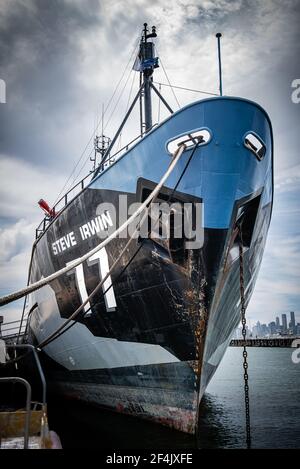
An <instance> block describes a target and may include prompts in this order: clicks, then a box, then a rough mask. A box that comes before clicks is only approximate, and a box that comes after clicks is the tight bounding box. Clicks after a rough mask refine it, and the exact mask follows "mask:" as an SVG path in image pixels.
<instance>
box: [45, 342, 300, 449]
mask: <svg viewBox="0 0 300 469" xmlns="http://www.w3.org/2000/svg"><path fill="white" fill-rule="evenodd" d="M249 376H250V412H251V425H252V442H253V447H256V448H257V447H259V448H300V423H299V422H300V365H299V364H298V365H295V364H293V362H292V360H291V350H290V349H279V348H278V349H272V348H254V349H249ZM49 423H50V427H51V428H52V429H53V430H55V431H57V433H58V434H59V435H60V437H61V440H62V444H63V447H64V448H74V447H76V448H110V449H113V448H118V449H126V448H139V449H149V448H152V449H155V448H157V449H160V448H178V449H188V448H190V449H192V448H196V447H198V448H199V447H200V448H244V447H245V410H244V395H243V369H242V349H241V348H229V349H228V351H227V352H226V355H225V357H224V359H223V362H222V364H221V366H220V368H219V369H218V371H217V372H216V374H215V376H214V378H213V380H212V382H211V383H210V385H209V386H208V389H207V393H206V394H205V396H204V398H203V400H202V402H201V406H200V412H199V432H198V436H197V440H196V438H194V437H193V436H191V435H187V434H184V433H181V432H178V431H174V430H171V429H169V428H167V427H162V426H160V425H158V424H155V423H151V422H147V421H142V420H139V419H137V418H134V417H130V416H126V415H121V414H116V413H113V412H109V411H104V410H100V409H97V408H94V407H90V406H88V405H84V404H80V403H72V402H64V401H63V400H57V399H56V400H54V399H53V398H52V399H50V401H49Z"/></svg>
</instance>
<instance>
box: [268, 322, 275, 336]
mask: <svg viewBox="0 0 300 469" xmlns="http://www.w3.org/2000/svg"><path fill="white" fill-rule="evenodd" d="M268 328H269V332H270V334H271V335H275V334H276V332H277V327H276V323H275V322H274V321H272V322H270V323H269V324H268Z"/></svg>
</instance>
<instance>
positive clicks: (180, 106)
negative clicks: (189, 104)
mask: <svg viewBox="0 0 300 469" xmlns="http://www.w3.org/2000/svg"><path fill="white" fill-rule="evenodd" d="M156 50H157V54H158V56H159V61H160V64H161V66H162V69H163V71H164V74H165V76H166V79H167V82H168V83H169V86H170V88H171V90H172V93H173V96H174V98H175V101H176V103H177V105H178V109H180V107H181V106H180V104H179V101H178V99H177V96H176V94H175V91H174V89H173V86H172V85H171V82H170V80H169V77H168V74H167V72H166V69H165V67H164V64H163V62H162V60H161V57H160V54H159V52H158V49H157V48H156Z"/></svg>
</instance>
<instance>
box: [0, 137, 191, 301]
mask: <svg viewBox="0 0 300 469" xmlns="http://www.w3.org/2000/svg"><path fill="white" fill-rule="evenodd" d="M185 149H186V145H185V144H181V145H180V146H179V147H178V148H177V150H176V151H175V152H174V153H173V158H172V160H171V163H170V165H169V167H168V169H167V171H166V172H165V174H164V175H163V177H162V178H161V180H160V181H159V183H158V184H157V185H156V187H155V188H154V189H153V191H152V192H151V193H150V195H149V196H148V197H147V199H146V200H145V201H144V202H143V203H142V204H141V205H140V207H139V208H138V209H137V210H136V211H135V212H134V214H133V215H131V216H130V217H129V218H128V219H127V220H126V221H125V222H124V223H123V224H122V225H121V226H119V228H117V229H116V230H115V231H114V232H113V233H111V234H110V235H109V236H108V237H107V238H106V239H105V240H103V241H102V242H101V243H100V244H98V245H97V246H96V247H95V248H93V249H91V250H90V251H89V252H87V253H86V254H84V255H83V256H82V257H79V258H78V259H77V260H76V261H74V262H72V264H69V265H67V266H66V267H63V268H62V269H60V270H58V271H57V272H54V273H53V274H51V275H48V277H45V278H43V279H41V280H38V281H37V282H35V283H33V284H31V285H28V286H27V287H25V288H23V289H21V290H18V291H16V292H13V293H10V294H8V295H5V296H2V297H1V298H0V306H4V305H6V304H8V303H11V302H13V301H16V300H18V299H20V298H22V297H24V296H26V295H28V294H29V293H32V292H34V291H36V290H38V289H39V288H42V287H44V286H45V285H47V284H48V283H50V282H52V281H53V280H56V279H57V278H58V277H60V276H61V275H64V274H66V273H67V272H69V271H70V270H72V269H74V268H75V267H77V266H78V265H80V264H82V262H84V261H86V260H87V259H88V258H89V257H91V256H92V255H93V254H95V253H96V252H98V251H100V249H102V248H103V247H104V246H106V245H107V244H108V243H109V242H110V241H111V240H112V239H115V238H116V237H117V236H118V235H119V234H120V233H121V232H122V231H123V230H125V229H126V228H127V227H128V225H130V223H132V222H133V220H135V218H137V217H138V216H139V215H140V214H141V213H142V212H143V211H144V210H145V208H146V207H147V205H148V204H149V203H150V202H151V201H152V199H153V198H154V197H155V196H156V195H157V194H158V193H159V191H160V190H161V188H162V186H163V185H164V183H165V182H166V180H167V179H168V177H169V176H170V175H171V173H172V171H173V170H174V168H175V166H176V165H177V163H178V161H179V160H180V158H181V156H182V153H183V152H184V150H185Z"/></svg>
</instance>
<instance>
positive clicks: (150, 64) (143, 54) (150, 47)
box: [138, 23, 158, 135]
mask: <svg viewBox="0 0 300 469" xmlns="http://www.w3.org/2000/svg"><path fill="white" fill-rule="evenodd" d="M151 29H152V31H151V33H150V32H149V30H148V25H147V23H144V29H143V34H142V38H141V42H140V52H139V56H138V57H139V71H140V74H141V75H140V77H141V78H140V81H141V82H142V83H143V84H144V87H143V92H142V93H141V95H140V111H141V134H142V135H143V134H144V133H147V132H149V130H151V128H152V102H151V87H152V81H153V78H152V75H153V71H154V68H157V67H158V58H157V57H155V51H154V43H153V42H152V41H149V39H151V38H155V37H157V34H156V28H155V26H152V28H151ZM143 108H144V117H143V115H142V114H143Z"/></svg>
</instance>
